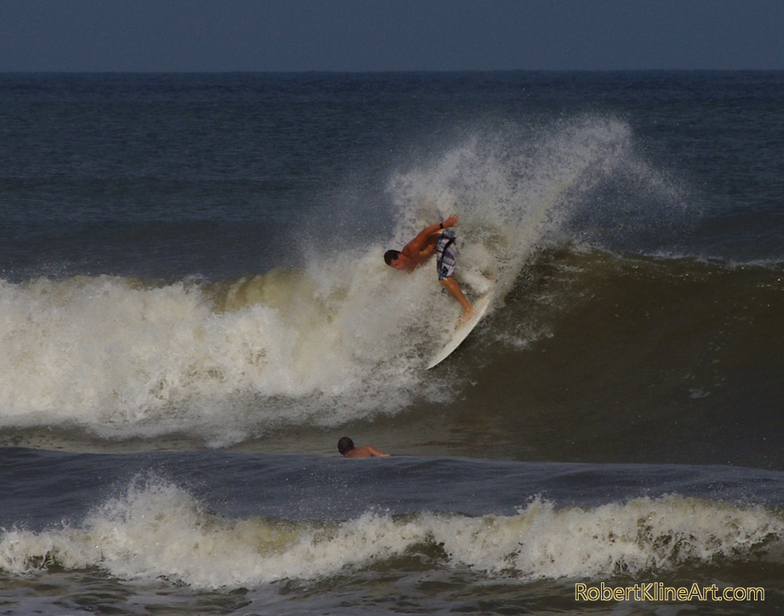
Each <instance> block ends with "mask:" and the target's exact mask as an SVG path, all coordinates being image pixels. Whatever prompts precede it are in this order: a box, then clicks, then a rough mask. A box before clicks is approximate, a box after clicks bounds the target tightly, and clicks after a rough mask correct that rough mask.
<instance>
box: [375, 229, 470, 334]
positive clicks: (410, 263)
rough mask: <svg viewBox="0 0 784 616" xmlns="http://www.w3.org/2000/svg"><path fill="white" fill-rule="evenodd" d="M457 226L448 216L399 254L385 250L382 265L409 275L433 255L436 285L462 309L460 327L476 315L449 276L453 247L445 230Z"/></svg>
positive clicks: (452, 239) (451, 233)
mask: <svg viewBox="0 0 784 616" xmlns="http://www.w3.org/2000/svg"><path fill="white" fill-rule="evenodd" d="M456 224H457V214H452V215H451V216H450V217H449V218H447V219H446V220H445V221H443V222H440V223H437V224H434V225H430V226H429V227H425V228H424V229H422V231H420V232H419V234H418V235H417V236H416V237H415V238H414V239H413V240H411V241H410V242H409V243H408V244H406V245H405V246H404V247H403V250H387V251H386V253H384V261H385V262H386V264H387V265H389V266H390V267H394V268H395V269H399V270H406V271H407V272H409V273H411V272H413V271H414V270H415V269H416V268H417V267H419V266H420V265H422V264H423V263H424V262H425V261H427V260H428V259H429V258H430V257H432V256H433V255H434V254H435V255H437V260H436V267H437V268H438V281H439V282H440V283H441V284H442V285H444V287H445V288H446V290H447V291H449V293H451V294H452V297H454V298H455V299H456V300H457V301H458V302H459V303H460V306H462V308H463V317H462V319H461V320H460V325H462V324H463V323H465V322H467V321H468V320H469V319H470V318H471V317H472V316H474V315H475V314H476V311H475V310H474V307H473V306H472V305H471V303H470V302H469V301H468V300H467V299H466V298H465V295H463V292H462V291H461V290H460V285H458V284H457V282H456V281H455V279H454V278H452V274H453V273H454V271H455V264H456V258H457V247H456V246H455V232H454V231H452V230H451V229H450V228H449V227H454V226H455V225H456Z"/></svg>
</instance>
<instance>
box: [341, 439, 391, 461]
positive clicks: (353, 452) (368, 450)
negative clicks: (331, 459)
mask: <svg viewBox="0 0 784 616" xmlns="http://www.w3.org/2000/svg"><path fill="white" fill-rule="evenodd" d="M338 451H339V452H340V455H341V456H343V457H344V458H378V457H383V458H388V457H389V454H388V453H384V452H383V451H379V450H378V449H376V448H375V447H371V446H370V445H363V446H362V447H355V446H354V441H352V440H351V439H350V438H349V437H347V436H344V437H343V438H341V439H340V440H339V441H338Z"/></svg>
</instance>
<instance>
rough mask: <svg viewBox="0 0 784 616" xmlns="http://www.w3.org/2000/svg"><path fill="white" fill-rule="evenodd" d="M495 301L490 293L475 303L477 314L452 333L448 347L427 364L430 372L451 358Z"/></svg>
mask: <svg viewBox="0 0 784 616" xmlns="http://www.w3.org/2000/svg"><path fill="white" fill-rule="evenodd" d="M492 299H493V293H492V292H490V293H488V294H487V295H483V296H482V297H480V298H479V299H478V300H477V301H476V302H475V303H474V310H476V314H475V315H474V316H473V317H471V319H469V320H468V321H466V322H465V323H463V324H462V325H461V326H460V327H458V328H457V329H456V330H455V331H454V332H452V337H451V338H450V339H449V342H447V344H446V346H445V347H444V348H443V349H441V350H440V351H439V352H438V354H437V355H436V356H435V357H433V359H431V360H430V363H429V364H427V369H428V370H430V369H431V368H435V367H436V366H437V365H438V364H440V363H441V362H442V361H444V360H445V359H446V358H447V357H449V356H450V355H451V354H452V352H453V351H454V350H455V349H456V348H457V347H459V346H460V344H461V343H462V342H463V340H465V339H466V338H467V337H468V334H470V333H471V331H472V330H473V329H474V328H475V327H476V326H477V324H478V323H479V321H481V320H482V317H483V316H485V313H486V312H487V309H488V308H489V307H490V300H492Z"/></svg>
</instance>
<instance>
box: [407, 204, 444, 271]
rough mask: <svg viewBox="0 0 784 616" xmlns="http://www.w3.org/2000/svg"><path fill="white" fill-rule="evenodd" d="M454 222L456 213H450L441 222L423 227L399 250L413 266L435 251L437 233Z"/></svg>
mask: <svg viewBox="0 0 784 616" xmlns="http://www.w3.org/2000/svg"><path fill="white" fill-rule="evenodd" d="M456 224H457V214H452V215H451V216H450V217H449V218H447V219H446V220H444V221H443V222H438V223H436V224H434V225H430V226H428V227H425V228H424V229H422V230H421V231H420V232H419V233H418V234H417V236H416V237H415V238H414V239H413V240H411V241H410V242H409V243H408V244H406V245H405V246H404V247H403V250H401V251H400V252H401V253H402V254H403V255H405V256H406V257H407V258H408V259H410V260H411V261H412V262H413V263H414V266H416V265H419V264H420V263H422V262H423V261H425V260H427V259H428V258H430V257H431V256H433V253H435V251H436V241H437V239H438V234H439V233H440V232H441V231H443V230H444V229H446V228H447V227H454V226H455V225H456Z"/></svg>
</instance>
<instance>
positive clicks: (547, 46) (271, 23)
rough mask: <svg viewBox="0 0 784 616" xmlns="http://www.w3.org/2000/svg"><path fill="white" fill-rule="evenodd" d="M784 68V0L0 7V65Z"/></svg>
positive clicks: (257, 1)
mask: <svg viewBox="0 0 784 616" xmlns="http://www.w3.org/2000/svg"><path fill="white" fill-rule="evenodd" d="M515 69H523V70H614V69H616V70H617V69H621V70H629V69H728V70H734V69H779V70H781V69H784V0H0V71H140V72H147V71H172V72H180V71H414V70H427V71H430V70H435V71H452V70H515Z"/></svg>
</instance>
